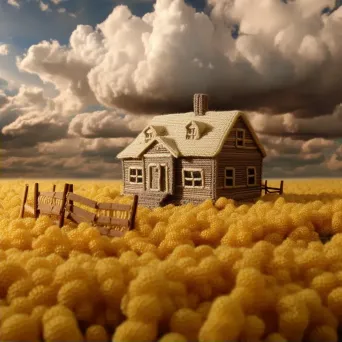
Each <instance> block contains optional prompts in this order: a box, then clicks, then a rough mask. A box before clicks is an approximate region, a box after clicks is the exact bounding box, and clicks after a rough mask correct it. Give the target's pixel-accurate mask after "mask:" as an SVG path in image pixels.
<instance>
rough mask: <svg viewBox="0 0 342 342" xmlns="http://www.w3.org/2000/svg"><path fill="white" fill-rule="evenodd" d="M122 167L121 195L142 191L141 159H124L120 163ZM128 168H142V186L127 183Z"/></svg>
mask: <svg viewBox="0 0 342 342" xmlns="http://www.w3.org/2000/svg"><path fill="white" fill-rule="evenodd" d="M122 165H123V182H124V185H123V193H124V194H126V193H129V194H135V193H139V192H141V191H144V181H145V174H144V168H143V167H144V165H143V161H142V160H141V159H125V160H124V161H123V162H122ZM130 167H142V168H143V183H142V184H130V183H129V168H130Z"/></svg>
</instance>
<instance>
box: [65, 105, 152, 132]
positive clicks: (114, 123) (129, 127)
mask: <svg viewBox="0 0 342 342" xmlns="http://www.w3.org/2000/svg"><path fill="white" fill-rule="evenodd" d="M150 119H151V118H149V117H146V116H140V117H137V116H134V115H125V116H123V115H121V114H119V113H118V112H116V111H112V112H109V111H106V110H104V111H96V112H92V113H83V114H78V115H76V116H75V117H74V118H73V119H72V120H71V122H70V125H69V134H70V135H73V136H80V137H85V138H117V137H135V136H136V135H137V134H139V133H140V131H141V130H142V129H143V128H144V127H145V126H146V125H147V124H148V122H149V121H150Z"/></svg>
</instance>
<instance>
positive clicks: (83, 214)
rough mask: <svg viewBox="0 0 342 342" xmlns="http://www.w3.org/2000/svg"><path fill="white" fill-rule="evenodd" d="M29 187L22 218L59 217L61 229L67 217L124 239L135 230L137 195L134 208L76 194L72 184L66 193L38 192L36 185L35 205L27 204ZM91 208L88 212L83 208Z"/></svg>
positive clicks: (24, 198)
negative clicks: (28, 214) (130, 231)
mask: <svg viewBox="0 0 342 342" xmlns="http://www.w3.org/2000/svg"><path fill="white" fill-rule="evenodd" d="M28 190H29V186H28V185H27V184H26V185H25V191H24V195H23V199H22V205H21V209H20V214H19V217H20V218H23V217H24V216H25V212H29V213H31V214H32V215H33V216H34V217H35V218H38V217H39V215H40V214H42V215H57V216H58V218H59V220H58V224H59V227H60V228H61V227H62V226H63V225H64V219H65V218H67V219H69V220H71V221H73V222H75V223H77V224H79V223H81V222H88V223H90V224H92V225H93V226H95V227H97V228H98V229H99V231H100V232H101V234H102V235H109V236H122V235H123V234H124V233H125V232H126V231H128V230H131V229H134V222H135V216H136V211H137V206H138V196H137V195H134V197H133V203H132V205H128V204H119V203H98V202H95V201H93V200H91V199H88V198H86V197H83V196H80V195H77V194H75V193H74V186H73V184H65V185H64V190H63V192H56V191H55V185H54V186H53V191H52V192H39V185H38V183H35V185H34V195H33V206H30V205H28V204H27V203H26V202H27V195H28ZM75 202H76V203H79V205H81V206H83V207H84V206H86V207H89V208H91V209H90V210H86V209H84V208H82V207H80V206H76V205H75Z"/></svg>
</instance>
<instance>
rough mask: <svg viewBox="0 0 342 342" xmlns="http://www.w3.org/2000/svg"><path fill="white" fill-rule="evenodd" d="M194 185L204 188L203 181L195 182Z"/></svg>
mask: <svg viewBox="0 0 342 342" xmlns="http://www.w3.org/2000/svg"><path fill="white" fill-rule="evenodd" d="M194 185H195V186H202V180H201V179H198V180H195V181H194Z"/></svg>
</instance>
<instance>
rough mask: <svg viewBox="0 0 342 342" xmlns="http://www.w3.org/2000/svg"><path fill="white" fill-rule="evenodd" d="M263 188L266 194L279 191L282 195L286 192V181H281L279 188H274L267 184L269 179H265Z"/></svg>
mask: <svg viewBox="0 0 342 342" xmlns="http://www.w3.org/2000/svg"><path fill="white" fill-rule="evenodd" d="M261 189H262V190H264V191H265V194H274V193H278V194H279V195H282V194H283V192H284V181H283V180H281V181H280V187H279V188H273V187H270V186H268V185H267V180H265V184H262V185H261Z"/></svg>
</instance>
